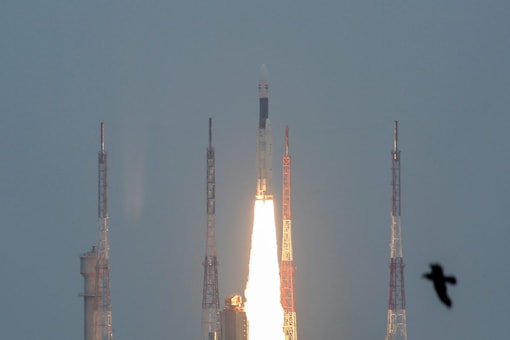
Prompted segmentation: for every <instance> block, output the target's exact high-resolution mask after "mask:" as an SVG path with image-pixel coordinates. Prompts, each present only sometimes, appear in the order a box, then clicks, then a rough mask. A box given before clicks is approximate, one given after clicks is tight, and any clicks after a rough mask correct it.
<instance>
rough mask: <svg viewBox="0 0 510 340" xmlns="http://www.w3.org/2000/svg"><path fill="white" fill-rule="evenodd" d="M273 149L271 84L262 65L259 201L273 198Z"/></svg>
mask: <svg viewBox="0 0 510 340" xmlns="http://www.w3.org/2000/svg"><path fill="white" fill-rule="evenodd" d="M271 147H272V138H271V124H270V122H269V82H268V78H267V68H266V65H262V66H261V68H260V80H259V126H258V129H257V197H256V198H257V199H266V198H269V199H272V198H273V183H272V172H273V165H272V160H271V159H272V152H271Z"/></svg>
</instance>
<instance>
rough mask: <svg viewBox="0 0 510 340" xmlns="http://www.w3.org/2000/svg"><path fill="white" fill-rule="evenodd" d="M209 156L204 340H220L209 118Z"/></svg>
mask: <svg viewBox="0 0 510 340" xmlns="http://www.w3.org/2000/svg"><path fill="white" fill-rule="evenodd" d="M206 154H207V240H206V246H205V259H204V263H203V266H204V288H203V298H202V340H215V339H219V338H220V335H221V334H220V332H221V325H220V300H219V294H218V260H217V258H216V231H215V229H216V219H215V199H216V197H215V186H216V179H215V174H214V172H215V166H214V147H213V146H212V118H209V147H208V148H207V151H206Z"/></svg>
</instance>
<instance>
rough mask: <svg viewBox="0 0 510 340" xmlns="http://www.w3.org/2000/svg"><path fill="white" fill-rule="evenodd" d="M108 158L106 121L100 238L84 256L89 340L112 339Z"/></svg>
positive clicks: (100, 162) (101, 162) (100, 177)
mask: <svg viewBox="0 0 510 340" xmlns="http://www.w3.org/2000/svg"><path fill="white" fill-rule="evenodd" d="M107 161H108V157H107V154H106V151H105V148H104V123H103V122H101V150H100V151H99V155H98V213H97V214H98V224H99V228H98V229H99V230H98V241H97V245H95V246H92V250H91V251H89V252H87V253H85V254H83V255H82V256H81V257H80V264H81V274H82V275H83V277H84V280H85V284H84V293H83V299H84V319H85V320H84V322H85V324H84V335H85V340H112V339H113V329H112V303H111V296H110V263H109V250H110V246H109V244H108V209H107V208H108V203H107V202H108V191H107V189H108V184H107V183H108V182H107Z"/></svg>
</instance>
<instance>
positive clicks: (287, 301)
mask: <svg viewBox="0 0 510 340" xmlns="http://www.w3.org/2000/svg"><path fill="white" fill-rule="evenodd" d="M282 172H283V185H282V187H283V188H282V209H283V213H282V216H283V232H282V258H281V264H280V275H281V276H280V291H281V303H282V307H283V311H284V323H283V332H284V334H285V339H286V340H297V326H296V309H295V305H294V260H293V257H292V213H291V212H292V204H291V189H292V186H291V175H290V172H291V159H290V155H289V128H288V127H285V154H284V155H283V159H282Z"/></svg>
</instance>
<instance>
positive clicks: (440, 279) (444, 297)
mask: <svg viewBox="0 0 510 340" xmlns="http://www.w3.org/2000/svg"><path fill="white" fill-rule="evenodd" d="M430 269H431V272H430V273H425V274H423V277H424V278H426V279H429V280H430V281H432V282H434V288H435V289H436V293H437V296H438V297H439V299H440V300H441V301H442V302H443V303H444V304H445V305H446V306H447V307H448V308H451V306H452V300H450V298H449V297H448V292H447V289H446V284H447V283H450V284H452V285H455V284H456V283H457V279H456V278H455V276H444V274H443V267H441V265H440V264H439V263H431V264H430Z"/></svg>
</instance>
